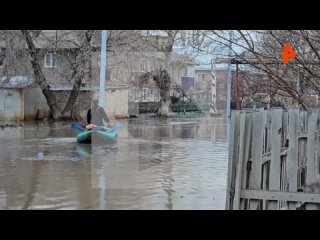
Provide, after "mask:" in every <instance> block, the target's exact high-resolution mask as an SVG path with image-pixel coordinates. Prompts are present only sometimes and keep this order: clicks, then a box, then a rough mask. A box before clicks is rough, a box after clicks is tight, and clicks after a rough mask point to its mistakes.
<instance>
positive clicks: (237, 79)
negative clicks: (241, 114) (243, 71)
mask: <svg viewBox="0 0 320 240" xmlns="http://www.w3.org/2000/svg"><path fill="white" fill-rule="evenodd" d="M235 102H236V110H240V98H239V64H238V63H237V64H236V79H235Z"/></svg>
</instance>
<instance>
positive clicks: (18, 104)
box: [0, 88, 24, 121]
mask: <svg viewBox="0 0 320 240" xmlns="http://www.w3.org/2000/svg"><path fill="white" fill-rule="evenodd" d="M23 119H24V100H23V90H22V89H4V88H2V89H0V121H23Z"/></svg>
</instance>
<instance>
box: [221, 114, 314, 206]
mask: <svg viewBox="0 0 320 240" xmlns="http://www.w3.org/2000/svg"><path fill="white" fill-rule="evenodd" d="M319 162H320V111H319V110H318V109H313V110H312V111H309V112H305V111H300V110H299V109H289V110H283V109H279V108H275V109H270V110H263V109H259V110H257V111H233V112H232V117H231V129H230V140H229V171H228V173H229V174H228V189H227V203H226V208H227V209H230V210H232V209H233V210H239V209H240V210H276V209H290V210H298V209H319V206H320V187H319V186H320V184H318V183H319V182H320V169H319V168H320V167H319V166H320V164H319Z"/></svg>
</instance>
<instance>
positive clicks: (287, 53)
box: [280, 44, 297, 64]
mask: <svg viewBox="0 0 320 240" xmlns="http://www.w3.org/2000/svg"><path fill="white" fill-rule="evenodd" d="M296 55H297V54H296V52H295V51H294V50H293V48H292V47H291V46H290V45H289V44H285V45H284V47H283V52H282V53H281V55H280V56H281V58H282V59H283V63H284V64H288V61H289V58H295V57H296Z"/></svg>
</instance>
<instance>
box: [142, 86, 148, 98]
mask: <svg viewBox="0 0 320 240" xmlns="http://www.w3.org/2000/svg"><path fill="white" fill-rule="evenodd" d="M147 97H148V89H147V88H144V89H143V100H144V101H146V100H147Z"/></svg>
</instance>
